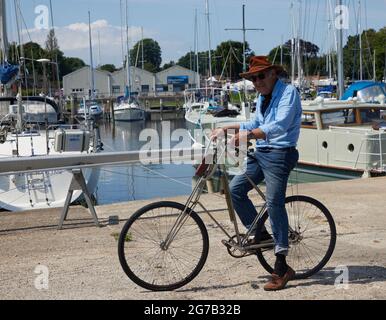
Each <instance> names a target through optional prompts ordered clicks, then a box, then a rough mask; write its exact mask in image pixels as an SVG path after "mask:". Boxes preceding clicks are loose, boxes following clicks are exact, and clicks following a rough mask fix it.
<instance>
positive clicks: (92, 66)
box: [85, 11, 95, 108]
mask: <svg viewBox="0 0 386 320" xmlns="http://www.w3.org/2000/svg"><path fill="white" fill-rule="evenodd" d="M88 32H89V44H90V86H91V93H90V98H91V99H94V87H95V81H94V61H93V54H92V40H91V14H90V11H89V12H88ZM85 108H86V106H85Z"/></svg>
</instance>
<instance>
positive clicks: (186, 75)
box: [156, 65, 200, 93]
mask: <svg viewBox="0 0 386 320" xmlns="http://www.w3.org/2000/svg"><path fill="white" fill-rule="evenodd" d="M199 77H200V76H199V74H198V73H197V72H194V71H193V70H189V69H186V68H184V67H181V66H179V65H174V66H172V67H170V68H168V69H165V70H163V71H161V72H158V73H157V74H156V90H157V93H160V92H174V93H176V92H183V91H184V90H185V89H189V88H192V87H194V86H195V85H196V83H197V81H198V79H199Z"/></svg>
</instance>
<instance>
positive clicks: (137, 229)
mask: <svg viewBox="0 0 386 320" xmlns="http://www.w3.org/2000/svg"><path fill="white" fill-rule="evenodd" d="M184 210H185V206H184V205H182V204H180V203H175V202H167V201H162V202H157V203H153V204H150V205H148V206H146V207H144V208H142V209H140V210H139V211H137V212H136V213H135V214H134V215H133V216H132V217H131V218H130V219H129V220H128V221H127V222H126V224H125V225H124V227H123V229H122V232H121V234H120V237H119V242H118V255H119V261H120V263H121V266H122V268H123V270H124V271H125V273H126V274H127V276H128V277H129V278H130V279H131V280H132V281H133V282H135V283H136V284H137V285H139V286H141V287H143V288H145V289H148V290H152V291H169V290H175V289H178V288H180V287H182V286H184V285H186V284H187V283H189V282H190V281H192V280H193V279H194V278H195V277H196V276H197V275H198V274H199V272H200V271H201V269H202V268H203V266H204V264H205V262H206V259H207V257H208V251H209V238H208V232H207V230H206V228H205V225H204V223H203V222H202V220H201V218H200V217H199V216H198V215H197V214H196V213H195V212H194V211H192V210H190V209H187V210H186V213H185V214H183V212H184ZM177 221H179V222H178V223H177ZM176 223H177V224H178V225H177V228H176ZM172 228H174V229H175V230H176V232H175V235H174V236H173V238H172V240H171V242H170V244H169V245H167V246H165V243H166V239H167V237H168V235H170V232H171V230H172Z"/></svg>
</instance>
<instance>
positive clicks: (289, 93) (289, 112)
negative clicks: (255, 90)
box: [260, 86, 300, 142]
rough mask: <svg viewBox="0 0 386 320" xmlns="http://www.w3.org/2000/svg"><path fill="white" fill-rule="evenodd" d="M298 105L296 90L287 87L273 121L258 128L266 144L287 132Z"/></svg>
mask: <svg viewBox="0 0 386 320" xmlns="http://www.w3.org/2000/svg"><path fill="white" fill-rule="evenodd" d="M298 103H300V100H299V95H298V94H297V92H296V89H294V88H293V87H290V86H289V87H287V89H286V90H285V92H284V94H283V97H282V98H281V100H280V102H279V104H278V107H277V109H276V115H275V119H274V121H271V122H269V123H267V124H263V125H261V126H260V129H261V130H262V131H263V132H264V133H265V135H266V140H267V142H269V141H270V140H271V139H273V138H276V137H278V136H280V135H283V134H285V133H286V132H287V131H288V129H289V128H290V126H291V125H292V124H293V121H294V119H295V117H296V114H297V109H296V105H297V104H298Z"/></svg>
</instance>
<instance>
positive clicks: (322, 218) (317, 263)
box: [256, 196, 336, 279]
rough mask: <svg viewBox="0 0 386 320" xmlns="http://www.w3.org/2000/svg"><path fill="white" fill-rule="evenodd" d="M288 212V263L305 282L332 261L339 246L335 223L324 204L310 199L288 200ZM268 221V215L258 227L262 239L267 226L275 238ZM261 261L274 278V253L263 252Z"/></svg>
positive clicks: (260, 255)
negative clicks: (261, 231) (336, 246)
mask: <svg viewBox="0 0 386 320" xmlns="http://www.w3.org/2000/svg"><path fill="white" fill-rule="evenodd" d="M286 210H287V214H288V222H289V229H290V231H289V234H288V237H289V243H290V249H289V252H288V257H287V263H288V265H289V266H291V267H292V268H293V269H294V270H295V272H296V277H295V278H296V279H305V278H308V277H310V276H312V275H313V274H315V273H317V272H318V271H320V270H321V269H322V268H323V267H324V266H325V265H326V264H327V262H328V261H329V259H330V258H331V255H332V253H333V251H334V248H335V244H336V227H335V223H334V219H333V218H332V216H331V214H330V212H329V211H328V209H327V208H326V207H325V206H324V205H323V204H322V203H320V202H319V201H317V200H315V199H313V198H310V197H306V196H292V197H288V198H287V199H286ZM268 218H269V216H268V212H267V211H266V212H265V214H264V215H263V217H262V219H261V220H260V221H259V223H258V225H257V230H258V231H257V234H256V236H257V238H258V239H259V235H260V230H263V226H264V227H265V229H266V230H267V231H268V232H269V233H270V234H271V235H272V231H271V230H272V229H271V225H270V223H269V219H268ZM272 237H273V236H272ZM257 258H258V259H259V261H260V263H261V265H262V266H263V267H264V269H265V270H267V271H268V272H269V273H270V274H272V272H273V268H274V264H275V260H276V256H275V254H274V250H264V249H259V250H258V251H257Z"/></svg>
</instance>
